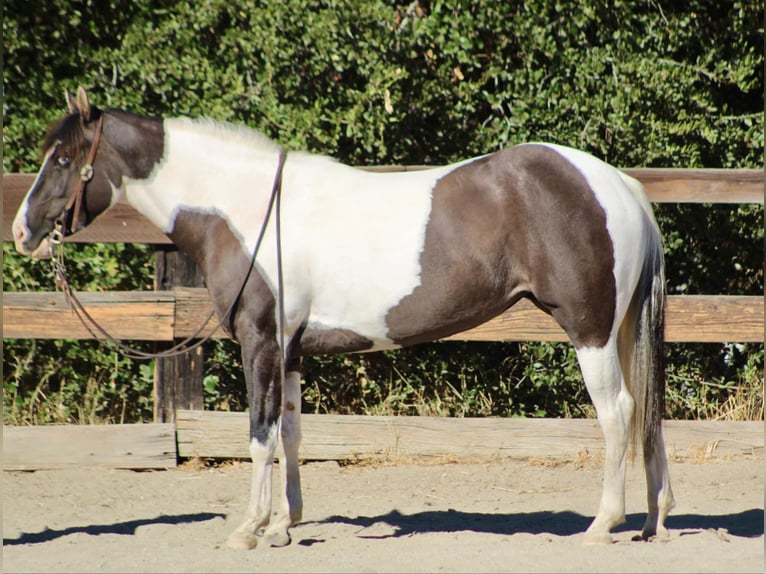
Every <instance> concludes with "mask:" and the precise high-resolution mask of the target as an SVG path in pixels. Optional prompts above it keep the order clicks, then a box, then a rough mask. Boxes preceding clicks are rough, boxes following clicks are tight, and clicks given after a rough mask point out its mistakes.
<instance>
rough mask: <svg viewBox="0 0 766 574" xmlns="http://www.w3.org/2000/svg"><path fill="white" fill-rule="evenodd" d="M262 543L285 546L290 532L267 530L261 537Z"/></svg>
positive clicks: (288, 540) (288, 541)
mask: <svg viewBox="0 0 766 574" xmlns="http://www.w3.org/2000/svg"><path fill="white" fill-rule="evenodd" d="M263 544H266V545H267V546H276V547H280V546H287V545H288V544H290V534H289V533H288V532H287V531H285V530H282V531H274V532H267V533H266V534H265V535H264V537H263Z"/></svg>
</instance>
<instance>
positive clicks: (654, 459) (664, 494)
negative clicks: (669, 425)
mask: <svg viewBox="0 0 766 574" xmlns="http://www.w3.org/2000/svg"><path fill="white" fill-rule="evenodd" d="M644 468H645V469H646V491H647V500H648V504H649V512H648V514H647V515H646V522H645V523H644V527H643V529H642V530H641V538H643V539H644V540H648V539H649V538H651V537H652V536H661V537H663V538H667V537H668V536H669V533H668V529H667V528H665V518H667V516H668V513H669V512H670V511H671V510H672V509H673V507H674V506H675V501H674V499H673V491H672V490H671V488H670V471H669V470H668V460H667V456H666V455H665V441H664V440H663V437H662V430H661V429H660V430H659V433H658V440H657V441H656V442H655V443H652V444H649V443H648V442H647V441H644Z"/></svg>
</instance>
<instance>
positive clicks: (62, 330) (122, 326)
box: [3, 291, 175, 341]
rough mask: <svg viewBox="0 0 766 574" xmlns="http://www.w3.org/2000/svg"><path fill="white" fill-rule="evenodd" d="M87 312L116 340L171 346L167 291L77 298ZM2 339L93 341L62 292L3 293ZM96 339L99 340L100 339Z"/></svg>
mask: <svg viewBox="0 0 766 574" xmlns="http://www.w3.org/2000/svg"><path fill="white" fill-rule="evenodd" d="M77 298H78V299H80V301H81V302H82V304H83V306H84V307H85V309H86V310H87V311H88V313H89V314H90V315H91V316H92V317H93V319H95V320H96V321H97V322H98V323H99V324H100V325H101V326H102V327H103V328H104V329H105V330H106V331H107V332H109V333H110V334H111V335H113V336H115V337H117V338H120V339H135V340H147V341H171V340H172V339H173V323H174V320H175V298H174V296H173V294H172V292H167V293H163V292H155V291H110V292H84V293H77ZM3 338H4V339H14V338H18V339H92V338H93V336H92V335H91V334H90V333H89V332H88V330H87V329H86V328H85V327H84V326H83V325H82V323H80V321H79V319H78V318H77V317H76V316H75V314H74V313H73V312H72V311H71V309H70V308H69V305H68V304H67V302H66V300H65V298H64V295H63V293H55V292H35V293H24V292H5V293H3ZM98 338H102V337H101V336H100V334H99V337H98Z"/></svg>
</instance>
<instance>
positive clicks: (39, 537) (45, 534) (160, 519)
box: [3, 512, 226, 546]
mask: <svg viewBox="0 0 766 574" xmlns="http://www.w3.org/2000/svg"><path fill="white" fill-rule="evenodd" d="M214 518H223V519H225V518H226V515H225V514H220V513H215V512H199V513H196V514H177V515H174V516H167V515H160V516H157V517H156V518H142V519H137V520H128V521H125V522H116V523H114V524H91V525H88V526H70V527H69V528H62V529H60V530H56V529H54V528H46V529H45V530H41V531H40V532H24V533H23V534H21V536H19V537H18V538H3V546H17V545H20V544H40V543H43V542H50V541H52V540H56V539H57V538H62V537H64V536H69V535H71V534H90V535H91V536H98V535H100V534H121V535H124V536H133V535H134V534H135V533H136V530H137V529H138V527H139V526H148V525H153V524H169V525H176V524H187V523H190V522H204V521H206V520H213V519H214Z"/></svg>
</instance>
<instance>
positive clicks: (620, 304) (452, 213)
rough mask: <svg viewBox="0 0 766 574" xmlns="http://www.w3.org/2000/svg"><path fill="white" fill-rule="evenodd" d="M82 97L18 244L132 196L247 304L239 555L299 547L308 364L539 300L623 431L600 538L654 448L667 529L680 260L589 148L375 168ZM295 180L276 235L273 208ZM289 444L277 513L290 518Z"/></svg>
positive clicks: (641, 198)
mask: <svg viewBox="0 0 766 574" xmlns="http://www.w3.org/2000/svg"><path fill="white" fill-rule="evenodd" d="M67 103H68V106H69V112H68V113H67V114H66V115H65V116H64V117H63V118H61V119H60V120H59V121H58V123H56V124H55V125H54V126H53V128H52V129H51V131H50V133H49V134H48V135H47V137H46V138H45V141H44V145H43V152H44V159H43V163H42V167H41V168H40V171H39V174H38V176H37V178H36V180H35V182H34V184H33V185H32V187H31V189H30V190H29V192H28V194H27V196H26V199H25V200H24V202H23V204H22V205H21V207H20V208H19V211H18V214H17V215H16V218H15V220H14V223H13V236H14V239H15V242H16V247H17V249H18V250H19V251H20V252H21V253H24V254H27V255H31V256H32V257H40V258H42V257H47V256H49V254H50V252H51V244H52V243H51V242H52V239H51V234H52V230H54V225H55V223H56V222H57V221H59V222H64V225H65V227H64V231H65V232H66V233H69V232H76V231H77V230H78V229H81V228H83V227H85V226H87V225H88V224H89V223H90V222H91V221H92V220H93V219H94V218H96V217H97V216H98V215H99V214H101V213H103V212H104V211H106V210H107V209H109V207H110V206H112V205H114V204H116V203H117V202H120V201H127V202H128V203H130V204H131V205H132V206H133V207H134V208H135V209H136V210H137V211H139V212H140V213H142V214H143V215H145V216H146V217H147V218H148V219H149V220H151V221H152V222H153V223H154V224H155V225H157V226H158V227H159V228H160V229H162V231H164V232H165V233H166V234H167V235H168V236H169V237H170V238H171V239H172V240H173V241H174V243H175V244H177V246H178V247H179V248H180V249H181V250H183V251H184V252H186V253H187V254H188V255H189V256H190V257H192V258H193V259H194V261H196V262H197V264H199V265H200V267H201V268H202V270H203V272H204V275H205V279H206V283H207V287H208V289H209V291H210V296H211V298H212V301H213V305H214V308H215V310H216V312H217V313H218V315H219V316H220V317H225V316H226V314H227V313H228V312H229V311H231V314H230V315H231V316H229V317H228V318H227V320H226V321H225V325H226V327H227V328H228V329H229V331H230V333H231V334H232V336H233V337H234V338H235V339H236V340H237V341H238V342H239V343H240V345H241V347H242V357H243V365H244V372H245V378H246V380H247V390H248V397H249V412H250V453H251V456H252V460H253V476H252V491H251V500H250V504H249V507H248V510H247V514H246V519H245V521H244V523H243V524H242V525H241V526H240V527H239V528H237V529H236V530H235V531H234V532H233V533H232V535H231V536H230V537H229V544H230V545H231V546H234V547H240V548H252V547H254V546H255V545H256V544H258V543H261V544H268V545H275V546H279V545H285V544H288V543H289V542H290V535H289V528H290V526H291V525H293V524H295V523H296V522H298V521H299V520H301V513H302V498H301V488H300V475H299V468H298V446H299V442H300V421H299V416H300V411H301V408H300V404H301V390H300V375H299V368H300V358H301V356H302V355H304V354H319V353H336V352H361V351H373V350H378V349H391V348H396V347H401V346H405V345H411V344H415V343H421V342H425V341H432V340H435V339H439V338H443V337H446V336H448V335H450V334H453V333H456V332H459V331H462V330H465V329H469V328H472V327H475V326H477V325H479V324H481V323H483V322H485V321H487V320H489V319H491V318H492V317H494V316H496V315H498V314H500V313H502V312H503V311H505V310H506V309H508V308H509V307H510V306H511V305H513V304H514V303H515V302H516V301H518V300H519V299H520V298H522V297H526V298H528V299H530V300H532V301H533V302H534V303H535V304H536V305H537V306H538V307H540V308H541V309H542V310H543V311H545V312H547V313H549V314H550V315H552V316H553V317H554V319H555V320H556V321H557V322H558V323H559V325H561V327H562V328H563V329H564V330H565V331H566V333H567V335H568V336H569V338H570V339H571V341H572V343H573V344H574V347H575V349H576V352H577V357H578V360H579V363H580V367H581V370H582V374H583V378H584V381H585V385H586V387H587V390H588V392H589V394H590V397H591V400H592V401H593V403H594V405H595V407H596V410H597V413H598V421H599V424H600V426H601V429H602V431H603V434H604V437H605V441H606V460H605V475H604V481H603V490H602V496H601V503H600V506H599V508H598V513H597V514H596V516H595V518H594V520H593V522H592V523H591V525H590V526H589V528H588V529H587V531H586V533H585V541H586V542H588V543H607V542H609V541H611V535H610V530H611V529H612V528H613V527H614V526H616V525H618V524H620V523H622V522H623V521H624V520H625V470H626V460H627V453H628V450H629V446H631V444H634V445H635V444H637V443H639V442H640V443H641V448H642V451H643V457H644V465H645V470H646V478H647V497H648V514H647V518H646V522H645V524H644V527H643V530H642V533H641V534H642V537H643V538H644V539H648V538H650V537H652V536H655V535H667V534H668V532H667V530H666V528H665V527H664V525H663V523H664V521H665V518H666V516H667V514H668V512H669V511H670V509H671V508H672V507H673V506H674V501H673V494H672V491H671V487H670V477H669V473H668V465H667V460H666V455H665V447H664V443H663V438H662V428H661V423H662V414H663V405H664V401H663V397H664V387H665V376H664V367H663V344H664V343H663V321H664V319H663V313H664V310H663V309H664V300H665V292H664V268H663V265H664V263H663V252H662V241H661V237H660V233H659V230H658V227H657V223H656V221H655V219H654V216H653V214H652V210H651V207H650V205H649V202H648V200H647V198H646V195H645V192H644V190H643V188H642V187H641V185H640V184H639V183H638V182H637V181H636V180H634V179H632V178H630V177H628V176H627V175H625V174H623V173H621V172H620V171H618V170H617V169H615V168H613V167H611V166H609V165H607V164H606V163H604V162H602V161H600V160H598V159H596V158H594V157H592V156H590V155H588V154H586V153H583V152H581V151H577V150H574V149H571V148H566V147H561V146H558V145H551V144H537V143H535V144H524V145H518V146H515V147H512V148H510V149H506V150H503V151H498V152H496V153H492V154H489V155H485V156H481V157H478V158H473V159H470V160H467V161H463V162H461V163H457V164H453V165H448V166H444V167H436V168H432V169H428V170H424V171H416V172H407V173H385V174H382V173H370V172H366V171H362V170H358V169H354V168H352V167H348V166H346V165H342V164H340V163H338V162H336V161H334V160H332V159H330V158H328V157H322V156H318V155H312V154H309V153H303V152H290V153H289V154H287V155H286V154H285V152H283V151H282V150H281V148H280V147H279V146H278V145H277V144H275V143H273V142H272V141H270V140H269V139H267V138H266V137H264V136H263V135H261V134H259V133H257V132H254V131H251V130H248V129H245V128H240V127H235V126H232V125H227V124H221V123H215V122H212V121H208V120H190V119H161V118H146V117H142V116H138V115H134V114H131V113H128V112H125V111H120V110H116V109H103V110H102V109H99V108H97V107H95V106H93V105H91V103H90V101H89V98H88V96H87V94H86V92H85V91H84V90H83V89H82V88H80V89H79V90H78V92H77V95H76V96H72V95H71V94H70V93H69V92H68V91H67ZM83 166H85V167H83ZM81 171H83V172H84V173H83V175H82V176H80V172H81ZM275 178H276V179H275ZM280 179H281V182H280V181H278V180H280ZM277 187H279V191H280V197H281V215H280V218H281V219H280V220H278V221H281V230H280V231H279V233H277V224H276V223H275V222H274V221H270V219H271V220H273V219H274V218H273V217H272V218H270V217H269V213H271V211H270V201H271V200H270V198H272V199H273V195H270V193H271V192H272V190H273V189H276V188H277ZM261 239H262V242H261ZM278 242H281V245H280V250H279V256H278V255H277V244H278ZM256 244H257V245H258V246H259V248H257V246H256ZM254 253H255V255H254ZM251 271H252V273H251ZM235 299H237V302H236V305H232V301H233V300H235ZM285 365H286V375H284V372H285ZM279 437H281V439H282V443H283V447H284V448H283V450H284V454H283V456H284V458H282V459H281V460H280V465H279V466H280V468H281V469H282V473H281V474H282V476H281V497H280V498H281V505H280V506H281V508H280V509H279V511H278V512H277V513H276V514H275V516H274V517H272V516H271V514H272V512H271V487H272V482H271V481H272V466H273V460H274V455H275V452H276V446H277V441H278V438H279Z"/></svg>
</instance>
